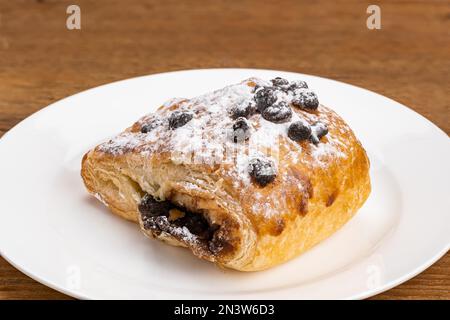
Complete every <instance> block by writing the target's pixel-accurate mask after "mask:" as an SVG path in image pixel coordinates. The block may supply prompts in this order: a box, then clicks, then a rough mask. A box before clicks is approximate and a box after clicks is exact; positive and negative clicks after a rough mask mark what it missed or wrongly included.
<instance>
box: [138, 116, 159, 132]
mask: <svg viewBox="0 0 450 320" xmlns="http://www.w3.org/2000/svg"><path fill="white" fill-rule="evenodd" d="M163 123H164V122H163V121H162V120H160V119H154V120H152V121H151V122H149V123H146V124H144V125H143V126H142V127H141V132H142V133H148V132H150V131H152V130H153V129H155V128H156V127H159V126H160V125H162V124H163Z"/></svg>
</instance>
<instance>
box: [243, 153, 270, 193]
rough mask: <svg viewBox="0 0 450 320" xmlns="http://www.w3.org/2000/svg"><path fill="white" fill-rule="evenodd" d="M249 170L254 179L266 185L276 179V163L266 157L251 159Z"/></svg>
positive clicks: (261, 184)
mask: <svg viewBox="0 0 450 320" xmlns="http://www.w3.org/2000/svg"><path fill="white" fill-rule="evenodd" d="M248 171H249V174H250V176H251V177H252V179H253V180H254V181H255V182H256V183H257V184H259V185H260V186H262V187H264V186H266V185H267V184H269V183H270V182H272V181H273V180H274V179H275V176H276V170H275V164H274V163H273V162H272V161H271V160H269V159H265V158H254V159H252V160H250V162H249V167H248Z"/></svg>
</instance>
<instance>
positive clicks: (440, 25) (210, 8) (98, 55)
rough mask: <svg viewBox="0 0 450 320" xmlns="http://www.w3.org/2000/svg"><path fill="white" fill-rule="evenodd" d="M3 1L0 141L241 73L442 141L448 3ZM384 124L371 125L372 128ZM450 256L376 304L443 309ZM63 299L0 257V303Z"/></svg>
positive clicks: (449, 105) (449, 44) (449, 101)
mask: <svg viewBox="0 0 450 320" xmlns="http://www.w3.org/2000/svg"><path fill="white" fill-rule="evenodd" d="M76 3H77V4H78V5H79V6H80V7H81V14H82V30H76V31H69V30H67V29H66V27H65V20H66V17H67V15H66V13H65V12H66V8H67V6H68V5H69V4H72V1H56V0H53V1H50V0H40V1H31V0H16V1H0V135H3V134H4V133H5V132H6V131H8V130H9V129H10V128H11V127H13V126H14V125H15V124H17V123H18V122H19V121H21V120H22V119H24V118H26V117H27V116H29V115H30V114H32V113H33V112H35V111H37V110H39V109H41V108H43V107H45V106H46V105H48V104H50V103H52V102H54V101H56V100H59V99H61V98H63V97H66V96H68V95H71V94H74V93H76V92H79V91H82V90H85V89H87V88H91V87H95V86H98V85H101V84H104V83H108V82H111V81H115V80H120V79H125V78H129V77H134V76H139V75H145V74H152V73H158V72H165V71H171V70H180V69H193V68H212V67H249V68H267V69H280V70H288V71H296V72H302V73H308V74H314V75H319V76H323V77H327V78H333V79H336V80H341V81H344V82H348V83H352V84H354V85H357V86H361V87H364V88H367V89H369V90H373V91H376V92H379V93H381V94H383V95H385V96H388V97H390V98H393V99H395V100H397V101H399V102H401V103H403V104H405V105H407V106H409V107H411V108H412V109H414V110H416V111H417V112H419V113H420V114H422V115H424V116H425V117H426V118H428V119H429V120H431V121H432V122H434V123H435V124H436V125H437V126H439V127H440V128H441V129H442V130H444V131H445V132H446V133H447V134H448V133H449V131H450V124H449V111H450V98H449V96H450V95H449V93H450V92H449V86H448V85H449V80H450V78H449V75H450V59H449V57H450V41H449V40H450V5H449V4H450V2H449V1H437V0H435V1H426V0H424V1H413V0H409V1H406V0H405V1H376V3H377V4H378V5H380V7H381V10H382V29H381V30H368V29H367V28H366V18H367V14H366V8H367V6H368V5H369V4H371V3H372V1H360V0H344V1H336V0H335V1H325V0H320V1H298V0H296V1H294V0H293V1H268V2H267V1H256V0H241V1H225V0H215V1H201V0H195V1H193V0H192V1H189V0H184V1H177V0H165V1H126V2H124V1H119V0H97V1H87V0H78V1H76ZM382 125H383V124H380V128H381V127H382ZM449 270H450V256H449V254H447V255H446V256H445V257H443V258H442V259H441V260H440V261H439V262H437V263H436V264H435V265H433V266H432V267H430V268H429V269H428V270H427V271H425V272H423V273H422V274H420V275H419V276H417V277H415V278H414V279H412V280H410V281H408V282H406V283H405V284H402V285H400V286H398V287H396V288H394V289H392V290H389V291H388V292H385V293H383V294H381V295H378V296H376V297H375V299H449V298H450V294H449V292H450V271H449ZM65 298H68V297H66V296H64V295H62V294H60V293H58V292H56V291H53V290H51V289H49V288H47V287H45V286H43V285H41V284H39V283H37V282H35V281H33V280H31V279H30V278H28V277H27V276H25V275H23V274H22V273H21V272H19V271H17V270H16V269H14V268H13V267H12V266H10V265H9V264H8V263H7V262H6V261H4V260H3V259H1V258H0V299H65Z"/></svg>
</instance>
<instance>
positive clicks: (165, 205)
mask: <svg viewBox="0 0 450 320" xmlns="http://www.w3.org/2000/svg"><path fill="white" fill-rule="evenodd" d="M172 207H173V205H172V204H171V203H170V202H169V201H157V200H156V199H155V198H153V197H152V196H151V195H149V194H145V195H144V197H142V199H141V202H140V203H139V205H138V209H139V212H140V213H141V215H142V217H143V218H149V217H156V216H166V217H167V216H169V210H170V209H171V208H172Z"/></svg>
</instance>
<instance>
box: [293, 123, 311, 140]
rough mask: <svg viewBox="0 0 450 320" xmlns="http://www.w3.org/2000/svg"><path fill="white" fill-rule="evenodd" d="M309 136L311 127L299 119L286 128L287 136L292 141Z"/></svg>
mask: <svg viewBox="0 0 450 320" xmlns="http://www.w3.org/2000/svg"><path fill="white" fill-rule="evenodd" d="M310 136H311V127H310V126H309V125H308V124H306V123H303V122H301V121H296V122H293V123H291V125H290V126H289V129H288V137H289V138H291V139H292V140H294V141H302V140H306V139H309V137H310Z"/></svg>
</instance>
